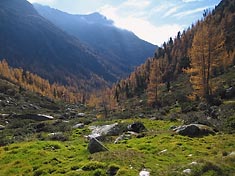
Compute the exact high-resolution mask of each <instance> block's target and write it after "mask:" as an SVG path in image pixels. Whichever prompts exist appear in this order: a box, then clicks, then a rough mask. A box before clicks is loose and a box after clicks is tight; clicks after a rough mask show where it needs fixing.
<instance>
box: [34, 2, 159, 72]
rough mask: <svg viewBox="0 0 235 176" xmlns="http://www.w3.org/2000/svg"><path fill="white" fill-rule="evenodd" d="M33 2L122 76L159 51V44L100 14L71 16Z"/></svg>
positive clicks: (41, 13)
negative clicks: (119, 25) (118, 26)
mask: <svg viewBox="0 0 235 176" xmlns="http://www.w3.org/2000/svg"><path fill="white" fill-rule="evenodd" d="M33 5H34V7H35V9H36V10H37V11H38V13H39V14H40V15H42V16H43V17H45V18H46V19H48V20H49V21H51V22H52V23H53V24H55V25H56V26H57V27H59V28H60V29H62V30H64V31H66V32H67V33H68V34H71V35H73V36H75V37H77V38H78V39H79V40H80V41H81V42H83V43H86V44H87V45H88V46H90V47H92V48H93V49H94V50H95V51H97V52H98V53H99V54H100V55H101V56H102V57H104V58H105V62H107V63H108V64H110V65H112V69H115V70H118V71H119V74H120V77H123V76H127V74H129V73H130V71H131V70H133V68H134V67H135V66H137V65H140V64H142V63H143V62H144V61H145V60H146V59H147V58H148V57H151V56H152V53H154V51H155V50H156V46H154V45H152V44H150V43H148V42H146V41H143V40H141V39H139V38H138V37H137V36H136V35H135V34H134V33H132V32H130V31H127V30H123V29H119V28H117V27H115V26H114V24H113V21H111V20H108V19H107V18H106V17H104V16H103V15H101V14H99V13H93V14H89V15H72V14H68V13H65V12H62V11H59V10H56V9H53V8H50V7H48V6H42V5H39V4H33Z"/></svg>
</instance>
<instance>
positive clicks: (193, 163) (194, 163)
mask: <svg viewBox="0 0 235 176" xmlns="http://www.w3.org/2000/svg"><path fill="white" fill-rule="evenodd" d="M197 164H198V163H197V162H196V161H193V162H191V163H190V164H189V165H197Z"/></svg>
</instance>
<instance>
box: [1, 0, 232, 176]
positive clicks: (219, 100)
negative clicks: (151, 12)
mask: <svg viewBox="0 0 235 176" xmlns="http://www.w3.org/2000/svg"><path fill="white" fill-rule="evenodd" d="M128 2H129V1H128ZM131 2H134V1H131ZM135 2H136V1H135ZM182 2H183V1H182ZM184 2H185V3H192V2H194V1H190V2H189V1H187V2H186V1H184ZM200 2H201V1H200ZM172 13H173V12H172ZM156 20H158V19H156ZM175 36H176V37H175V38H172V37H170V38H169V40H168V41H165V42H164V43H163V44H162V46H155V45H153V44H150V43H148V42H146V41H144V40H142V39H140V38H138V37H137V36H136V35H135V34H134V33H133V32H130V31H128V30H124V29H120V28H117V27H116V26H115V25H114V22H113V21H112V20H111V19H107V18H106V17H105V16H103V15H101V14H99V13H97V12H95V13H91V14H88V15H74V14H73V15H72V14H69V13H66V12H62V11H60V10H57V9H54V8H51V7H49V6H43V5H40V4H30V3H29V2H28V1H26V0H1V1H0V176H16V175H19V176H20V175H24V176H44V175H45V176H47V175H55V176H60V175H61V176H62V175H66V176H105V175H107V176H137V175H139V176H150V175H151V176H234V175H235V167H234V166H235V135H234V133H235V65H234V64H235V0H222V1H221V2H220V3H219V4H218V5H217V6H216V7H215V8H214V9H211V10H207V9H205V10H204V13H202V18H201V19H200V20H198V21H196V22H195V21H192V25H191V26H189V27H188V28H187V30H184V31H181V32H178V33H176V34H175Z"/></svg>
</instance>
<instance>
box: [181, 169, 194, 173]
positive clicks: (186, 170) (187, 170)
mask: <svg viewBox="0 0 235 176" xmlns="http://www.w3.org/2000/svg"><path fill="white" fill-rule="evenodd" d="M191 172H192V170H191V169H185V170H183V173H184V174H191Z"/></svg>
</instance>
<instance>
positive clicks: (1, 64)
mask: <svg viewBox="0 0 235 176" xmlns="http://www.w3.org/2000/svg"><path fill="white" fill-rule="evenodd" d="M0 76H1V77H2V78H4V79H7V80H8V81H11V82H13V83H15V84H17V85H18V86H19V87H20V91H22V89H25V90H29V91H33V92H36V93H38V94H40V95H42V96H46V97H49V98H51V99H54V100H63V101H66V102H71V103H77V102H81V101H82V97H83V94H81V93H80V90H79V89H78V88H77V87H74V86H63V85H60V84H58V83H53V84H50V82H49V81H48V80H46V79H43V78H41V77H40V76H38V75H36V74H33V73H30V72H28V71H25V70H23V69H21V68H12V67H10V66H9V65H8V63H7V61H6V60H5V59H4V60H2V61H0Z"/></svg>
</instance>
